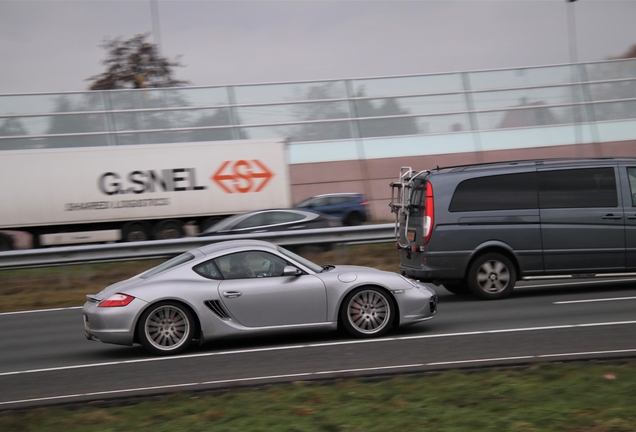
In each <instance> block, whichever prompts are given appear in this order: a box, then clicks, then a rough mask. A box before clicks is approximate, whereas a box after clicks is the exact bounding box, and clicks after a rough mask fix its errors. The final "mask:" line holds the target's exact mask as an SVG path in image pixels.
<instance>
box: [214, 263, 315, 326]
mask: <svg viewBox="0 0 636 432" xmlns="http://www.w3.org/2000/svg"><path fill="white" fill-rule="evenodd" d="M240 254H244V255H245V259H247V261H248V262H249V267H250V269H251V270H252V272H253V273H254V276H253V277H249V276H241V277H238V278H233V276H232V275H231V273H230V259H231V258H232V255H236V254H232V255H226V256H224V257H220V258H217V259H215V263H216V265H217V266H218V267H219V269H220V270H221V273H222V274H223V276H224V280H223V281H221V283H220V284H219V287H218V290H219V296H220V298H221V301H222V302H223V305H224V306H225V307H226V309H227V310H228V311H229V312H230V314H231V315H232V317H233V318H234V319H236V321H238V322H239V323H240V324H242V325H244V326H246V327H270V326H288V325H297V324H314V323H324V322H326V320H327V292H326V290H325V285H324V283H323V282H322V281H321V280H320V279H318V278H317V277H315V276H313V275H310V274H302V275H300V276H282V273H283V269H284V267H285V266H286V265H288V264H289V263H288V262H287V261H286V260H285V259H284V258H282V257H280V256H278V255H274V254H271V253H269V252H264V251H249V252H240Z"/></svg>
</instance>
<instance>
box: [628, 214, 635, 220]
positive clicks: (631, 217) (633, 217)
mask: <svg viewBox="0 0 636 432" xmlns="http://www.w3.org/2000/svg"><path fill="white" fill-rule="evenodd" d="M627 219H636V215H631V216H627Z"/></svg>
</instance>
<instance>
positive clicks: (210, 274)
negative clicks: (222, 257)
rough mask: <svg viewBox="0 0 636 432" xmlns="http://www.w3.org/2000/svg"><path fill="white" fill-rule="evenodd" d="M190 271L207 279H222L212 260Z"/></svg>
mask: <svg viewBox="0 0 636 432" xmlns="http://www.w3.org/2000/svg"><path fill="white" fill-rule="evenodd" d="M192 270H194V271H195V272H196V273H198V274H200V275H201V276H203V277H205V278H208V279H223V278H222V276H221V272H220V271H219V269H218V268H217V266H216V264H214V261H212V260H210V261H206V262H204V263H201V264H199V265H197V266H195V267H194V268H193V269H192Z"/></svg>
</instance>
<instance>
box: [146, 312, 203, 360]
mask: <svg viewBox="0 0 636 432" xmlns="http://www.w3.org/2000/svg"><path fill="white" fill-rule="evenodd" d="M193 335H194V318H193V317H192V314H191V313H190V311H189V310H188V309H187V308H185V307H184V306H182V305H179V304H177V303H173V302H161V303H157V304H155V305H153V306H151V307H150V308H148V309H147V310H146V311H145V312H144V313H143V314H142V315H141V318H140V319H139V324H138V325H137V337H138V339H139V343H140V344H141V345H142V346H143V347H144V348H146V349H147V350H148V351H150V352H151V353H153V354H159V355H168V354H177V353H180V352H182V351H183V350H185V349H186V348H187V347H188V345H190V342H192V339H193Z"/></svg>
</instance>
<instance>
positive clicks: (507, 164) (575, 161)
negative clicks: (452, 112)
mask: <svg viewBox="0 0 636 432" xmlns="http://www.w3.org/2000/svg"><path fill="white" fill-rule="evenodd" d="M603 162H605V163H608V164H611V163H616V162H636V157H629V156H626V157H599V158H544V159H526V160H513V161H500V162H486V163H479V164H469V165H456V166H448V167H437V168H433V169H431V170H429V171H430V172H431V174H434V173H440V174H441V173H451V172H464V171H476V170H486V169H493V168H511V167H524V166H539V165H553V166H556V165H564V166H567V165H586V164H590V163H603Z"/></svg>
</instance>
